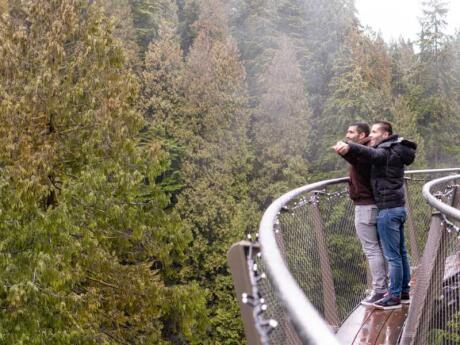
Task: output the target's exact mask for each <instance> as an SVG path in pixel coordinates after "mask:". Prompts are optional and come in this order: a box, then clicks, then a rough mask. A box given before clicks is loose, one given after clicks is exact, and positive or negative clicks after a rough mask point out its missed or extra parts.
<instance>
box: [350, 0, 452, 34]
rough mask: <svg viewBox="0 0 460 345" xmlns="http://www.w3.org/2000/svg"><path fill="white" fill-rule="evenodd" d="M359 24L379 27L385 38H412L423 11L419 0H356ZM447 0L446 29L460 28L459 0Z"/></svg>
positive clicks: (417, 30)
mask: <svg viewBox="0 0 460 345" xmlns="http://www.w3.org/2000/svg"><path fill="white" fill-rule="evenodd" d="M355 1H356V9H357V10H358V17H359V20H360V22H361V24H362V25H364V26H366V25H368V26H370V27H371V28H372V29H373V30H374V31H377V32H378V31H380V32H381V33H382V36H383V38H384V39H385V41H387V42H389V41H390V40H391V39H398V38H399V37H400V36H402V37H404V38H410V39H412V40H415V39H416V38H417V33H418V32H419V31H420V26H419V22H418V18H419V17H421V15H422V5H421V3H422V0H355ZM446 2H448V3H449V5H448V6H449V14H448V17H447V22H448V29H447V31H448V33H452V34H453V33H454V32H455V29H457V30H459V29H460V0H450V1H446Z"/></svg>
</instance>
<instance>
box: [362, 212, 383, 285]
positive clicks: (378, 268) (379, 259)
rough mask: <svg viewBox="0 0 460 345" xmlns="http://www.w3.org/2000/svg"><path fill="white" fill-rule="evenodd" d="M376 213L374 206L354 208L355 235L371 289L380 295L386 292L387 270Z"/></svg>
mask: <svg viewBox="0 0 460 345" xmlns="http://www.w3.org/2000/svg"><path fill="white" fill-rule="evenodd" d="M377 213H378V209H377V206H375V205H356V206H355V227H356V234H357V235H358V238H359V240H360V241H361V245H362V247H363V251H364V255H366V258H367V261H368V263H369V269H370V271H371V275H372V289H373V290H374V292H376V293H382V292H386V291H387V269H386V265H385V259H384V257H383V253H382V247H381V245H380V242H379V237H378V235H377Z"/></svg>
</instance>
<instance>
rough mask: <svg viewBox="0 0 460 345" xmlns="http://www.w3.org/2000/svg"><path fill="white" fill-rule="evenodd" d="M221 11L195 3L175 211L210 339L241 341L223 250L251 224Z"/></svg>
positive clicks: (239, 74) (244, 115)
mask: <svg viewBox="0 0 460 345" xmlns="http://www.w3.org/2000/svg"><path fill="white" fill-rule="evenodd" d="M227 18H228V9H227V7H226V6H224V4H223V3H222V2H220V1H218V0H209V1H204V2H202V4H201V9H200V18H199V20H198V21H197V22H196V23H195V24H194V27H195V30H196V32H197V36H196V38H195V40H194V42H193V45H192V47H191V49H190V53H189V55H188V59H187V62H186V73H185V78H184V79H183V80H184V96H185V99H186V101H185V105H184V108H183V114H182V121H183V123H184V125H183V126H184V128H187V130H188V133H185V137H184V138H181V142H182V143H183V146H184V147H185V152H184V155H183V159H182V162H181V176H182V183H183V185H184V187H183V190H182V191H181V194H180V195H179V196H178V204H177V207H178V210H179V211H180V214H181V216H182V218H183V219H184V220H185V221H186V223H187V225H188V226H189V228H190V229H191V231H192V232H193V237H194V238H193V246H192V250H193V255H192V256H191V257H190V261H191V264H192V267H193V268H192V270H191V272H190V279H194V280H197V281H199V282H200V284H201V286H203V287H204V288H206V289H207V290H208V292H209V295H208V307H209V316H210V328H209V339H211V343H213V344H230V343H237V342H239V341H241V338H242V326H241V321H240V318H239V310H238V307H237V304H236V301H235V298H234V292H233V286H232V282H231V277H230V275H229V272H228V268H227V265H226V261H225V260H226V259H225V257H226V252H227V250H228V248H229V247H230V246H231V244H232V243H234V242H235V241H237V240H238V239H240V238H242V236H244V234H245V233H247V232H248V230H249V229H250V227H251V226H254V225H255V224H254V223H255V222H256V220H255V217H254V216H253V214H252V213H251V206H250V204H249V201H248V183H247V179H248V173H249V169H250V166H249V164H250V159H249V158H250V157H249V153H248V146H247V139H246V136H247V134H246V132H247V125H248V111H247V105H246V102H247V101H246V89H245V83H244V78H245V72H244V68H243V66H242V65H241V63H240V61H239V55H238V50H237V47H236V44H235V43H234V42H233V40H232V39H231V37H230V35H229V31H228V24H227Z"/></svg>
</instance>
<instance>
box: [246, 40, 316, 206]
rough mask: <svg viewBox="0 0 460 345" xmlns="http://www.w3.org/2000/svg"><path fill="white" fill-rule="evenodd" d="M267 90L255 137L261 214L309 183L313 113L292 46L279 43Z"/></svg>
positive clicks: (256, 191) (256, 185) (256, 187)
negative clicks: (262, 210) (288, 192)
mask: <svg viewBox="0 0 460 345" xmlns="http://www.w3.org/2000/svg"><path fill="white" fill-rule="evenodd" d="M259 82H260V84H261V86H260V89H261V90H263V92H264V93H263V94H262V96H261V99H260V104H259V106H258V107H257V108H256V110H255V114H254V119H253V126H252V133H253V134H252V137H253V146H254V150H255V155H256V157H257V158H256V162H255V165H254V173H253V178H254V188H253V193H254V197H255V200H257V201H258V205H260V207H261V208H262V209H263V208H265V207H266V206H268V204H269V202H270V201H271V200H273V198H274V197H276V196H279V195H280V194H282V193H283V192H285V191H287V190H289V189H291V188H294V187H297V186H300V185H302V184H304V183H305V182H306V180H307V173H308V164H307V162H306V158H305V157H306V154H307V145H308V141H309V129H310V121H311V112H310V108H309V105H308V100H307V96H306V94H305V91H304V87H303V78H302V72H301V70H300V67H299V64H298V62H297V58H296V51H295V48H294V46H293V44H292V43H291V42H290V41H289V39H288V38H287V37H283V38H282V40H281V41H280V46H279V49H278V50H277V52H276V54H275V56H274V57H273V60H272V62H271V63H270V64H269V65H268V66H267V69H266V71H265V72H264V74H263V75H262V76H261V78H260V80H259Z"/></svg>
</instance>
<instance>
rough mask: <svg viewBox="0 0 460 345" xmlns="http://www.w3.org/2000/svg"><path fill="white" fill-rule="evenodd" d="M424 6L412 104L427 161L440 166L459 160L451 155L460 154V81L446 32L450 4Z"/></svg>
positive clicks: (435, 1) (434, 2)
mask: <svg viewBox="0 0 460 345" xmlns="http://www.w3.org/2000/svg"><path fill="white" fill-rule="evenodd" d="M423 4H424V10H423V13H424V15H423V16H422V17H421V18H420V24H421V32H420V40H419V42H418V43H419V47H420V52H419V54H418V60H419V63H418V65H417V68H416V72H415V73H414V75H413V78H414V81H413V84H414V86H415V87H413V88H411V89H410V90H409V92H410V95H411V96H410V98H409V102H410V105H411V108H412V110H413V111H415V112H416V113H417V114H418V125H419V127H420V133H421V134H422V135H423V137H424V138H425V140H426V155H427V157H426V158H427V161H429V162H433V164H434V166H439V165H445V164H446V163H447V162H451V161H453V160H454V161H455V159H454V157H450V156H452V155H455V154H458V149H457V147H458V145H459V144H460V142H459V141H458V135H456V133H457V132H458V130H460V125H459V124H460V121H459V117H458V113H456V111H455V110H456V102H455V92H454V91H455V89H456V87H458V81H456V80H455V79H454V78H453V76H454V74H453V73H452V70H451V66H452V65H453V61H454V60H453V56H452V54H451V51H450V50H449V45H448V42H449V37H448V36H447V35H446V33H445V29H446V16H447V12H448V10H447V5H446V3H445V2H443V1H440V0H429V1H425V2H424V3H423ZM456 85H457V86H456ZM457 157H458V156H457Z"/></svg>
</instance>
